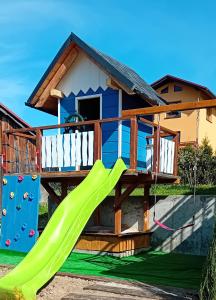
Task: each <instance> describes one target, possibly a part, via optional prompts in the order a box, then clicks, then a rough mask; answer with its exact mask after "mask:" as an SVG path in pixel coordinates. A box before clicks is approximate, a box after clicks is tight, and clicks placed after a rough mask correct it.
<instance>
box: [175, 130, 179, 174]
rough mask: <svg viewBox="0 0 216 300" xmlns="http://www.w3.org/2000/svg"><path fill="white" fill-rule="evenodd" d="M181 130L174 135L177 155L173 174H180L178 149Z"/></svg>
mask: <svg viewBox="0 0 216 300" xmlns="http://www.w3.org/2000/svg"><path fill="white" fill-rule="evenodd" d="M179 137H180V135H179V132H178V133H177V134H176V136H175V137H174V139H173V141H174V142H175V155H174V168H173V175H174V176H177V175H178V150H179Z"/></svg>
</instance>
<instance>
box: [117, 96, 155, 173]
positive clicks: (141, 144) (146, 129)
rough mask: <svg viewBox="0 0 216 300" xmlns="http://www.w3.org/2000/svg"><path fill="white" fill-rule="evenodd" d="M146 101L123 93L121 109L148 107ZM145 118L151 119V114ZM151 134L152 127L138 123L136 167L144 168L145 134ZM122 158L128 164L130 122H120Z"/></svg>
mask: <svg viewBox="0 0 216 300" xmlns="http://www.w3.org/2000/svg"><path fill="white" fill-rule="evenodd" d="M148 106H149V105H148V103H147V102H145V100H143V99H141V98H138V97H137V96H131V95H127V94H126V93H123V101H122V109H123V110H126V109H134V108H141V107H148ZM146 119H148V120H150V121H152V119H153V117H152V116H147V117H146ZM151 134H152V128H151V127H150V126H147V125H145V124H143V123H142V122H139V123H138V139H137V169H138V170H146V136H149V135H151ZM122 158H123V160H124V162H125V164H126V165H127V167H129V166H130V122H129V121H123V122H122Z"/></svg>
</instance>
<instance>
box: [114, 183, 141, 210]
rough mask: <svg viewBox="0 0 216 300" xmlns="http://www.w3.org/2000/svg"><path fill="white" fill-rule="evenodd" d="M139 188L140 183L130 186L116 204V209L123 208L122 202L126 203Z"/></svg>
mask: <svg viewBox="0 0 216 300" xmlns="http://www.w3.org/2000/svg"><path fill="white" fill-rule="evenodd" d="M137 186H138V182H135V183H132V184H130V185H129V186H128V187H127V188H126V190H125V191H124V192H123V193H122V194H121V195H120V196H119V198H118V199H117V200H116V202H115V209H118V208H119V207H121V205H122V202H123V201H125V200H126V199H127V198H128V196H130V194H131V193H132V192H133V191H134V190H135V188H136V187H137Z"/></svg>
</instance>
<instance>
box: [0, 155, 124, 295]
mask: <svg viewBox="0 0 216 300" xmlns="http://www.w3.org/2000/svg"><path fill="white" fill-rule="evenodd" d="M125 170H126V166H125V164H124V162H123V161H122V159H118V160H117V161H116V163H115V166H114V167H113V169H112V170H108V169H105V167H104V165H103V163H102V162H101V161H99V160H98V161H96V163H95V164H94V166H93V168H92V170H91V171H90V172H89V174H88V176H87V177H86V178H85V179H84V180H83V181H82V182H81V184H80V185H79V186H77V187H76V188H75V189H74V190H73V191H72V192H70V193H69V194H68V195H67V196H66V198H65V199H64V201H62V203H61V204H60V205H59V206H58V208H57V209H56V211H55V212H54V214H53V216H52V218H51V219H50V221H49V223H48V224H47V226H46V228H45V230H44V231H43V233H42V234H41V236H40V238H39V240H38V241H37V243H36V244H35V246H34V247H33V248H32V250H31V251H30V252H29V253H28V254H27V255H26V257H25V258H24V259H23V260H22V262H21V263H20V264H19V265H18V266H17V267H15V268H14V269H13V270H12V271H11V272H9V273H8V274H7V275H6V276H4V277H3V278H1V279H0V299H4V300H9V299H10V300H13V299H16V300H18V299H19V300H21V299H22V300H33V299H36V293H37V291H38V290H39V289H40V288H41V287H42V286H43V285H44V284H45V283H46V282H47V281H48V280H49V279H50V278H52V276H53V275H54V274H55V273H56V272H57V271H58V270H59V268H60V267H61V266H62V264H63V263H64V261H65V260H66V259H67V257H68V255H69V254H70V252H71V250H72V249H73V247H74V246H75V244H76V242H77V240H78V238H79V236H80V234H81V233H82V231H83V229H84V227H85V225H86V223H87V221H88V220H89V218H90V216H91V215H92V213H93V212H94V210H95V209H96V207H97V206H98V205H99V204H100V203H101V202H102V201H103V200H104V199H105V197H106V196H107V195H108V194H109V193H110V192H111V190H112V189H113V188H114V186H115V185H116V183H117V182H118V180H119V178H120V176H121V174H122V173H123V172H124V171H125Z"/></svg>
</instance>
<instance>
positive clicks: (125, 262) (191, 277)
mask: <svg viewBox="0 0 216 300" xmlns="http://www.w3.org/2000/svg"><path fill="white" fill-rule="evenodd" d="M24 256H25V254H23V253H18V252H12V251H5V250H0V264H12V265H16V264H18V263H19V262H20V261H21V260H22V259H23V257H24ZM204 259H205V258H204V257H200V256H192V255H182V254H174V253H172V254H165V253H162V252H155V251H151V252H148V253H143V254H139V255H136V256H130V257H124V258H115V257H112V256H100V255H90V254H78V253H72V254H71V255H70V256H69V258H68V259H67V260H66V262H65V263H64V264H63V266H62V268H61V269H60V271H61V272H69V273H72V274H78V275H93V276H100V277H111V278H118V279H125V280H129V281H134V280H135V281H140V282H144V283H149V284H156V285H166V286H174V287H181V288H192V289H198V287H199V284H200V277H201V269H202V265H203V262H204Z"/></svg>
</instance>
